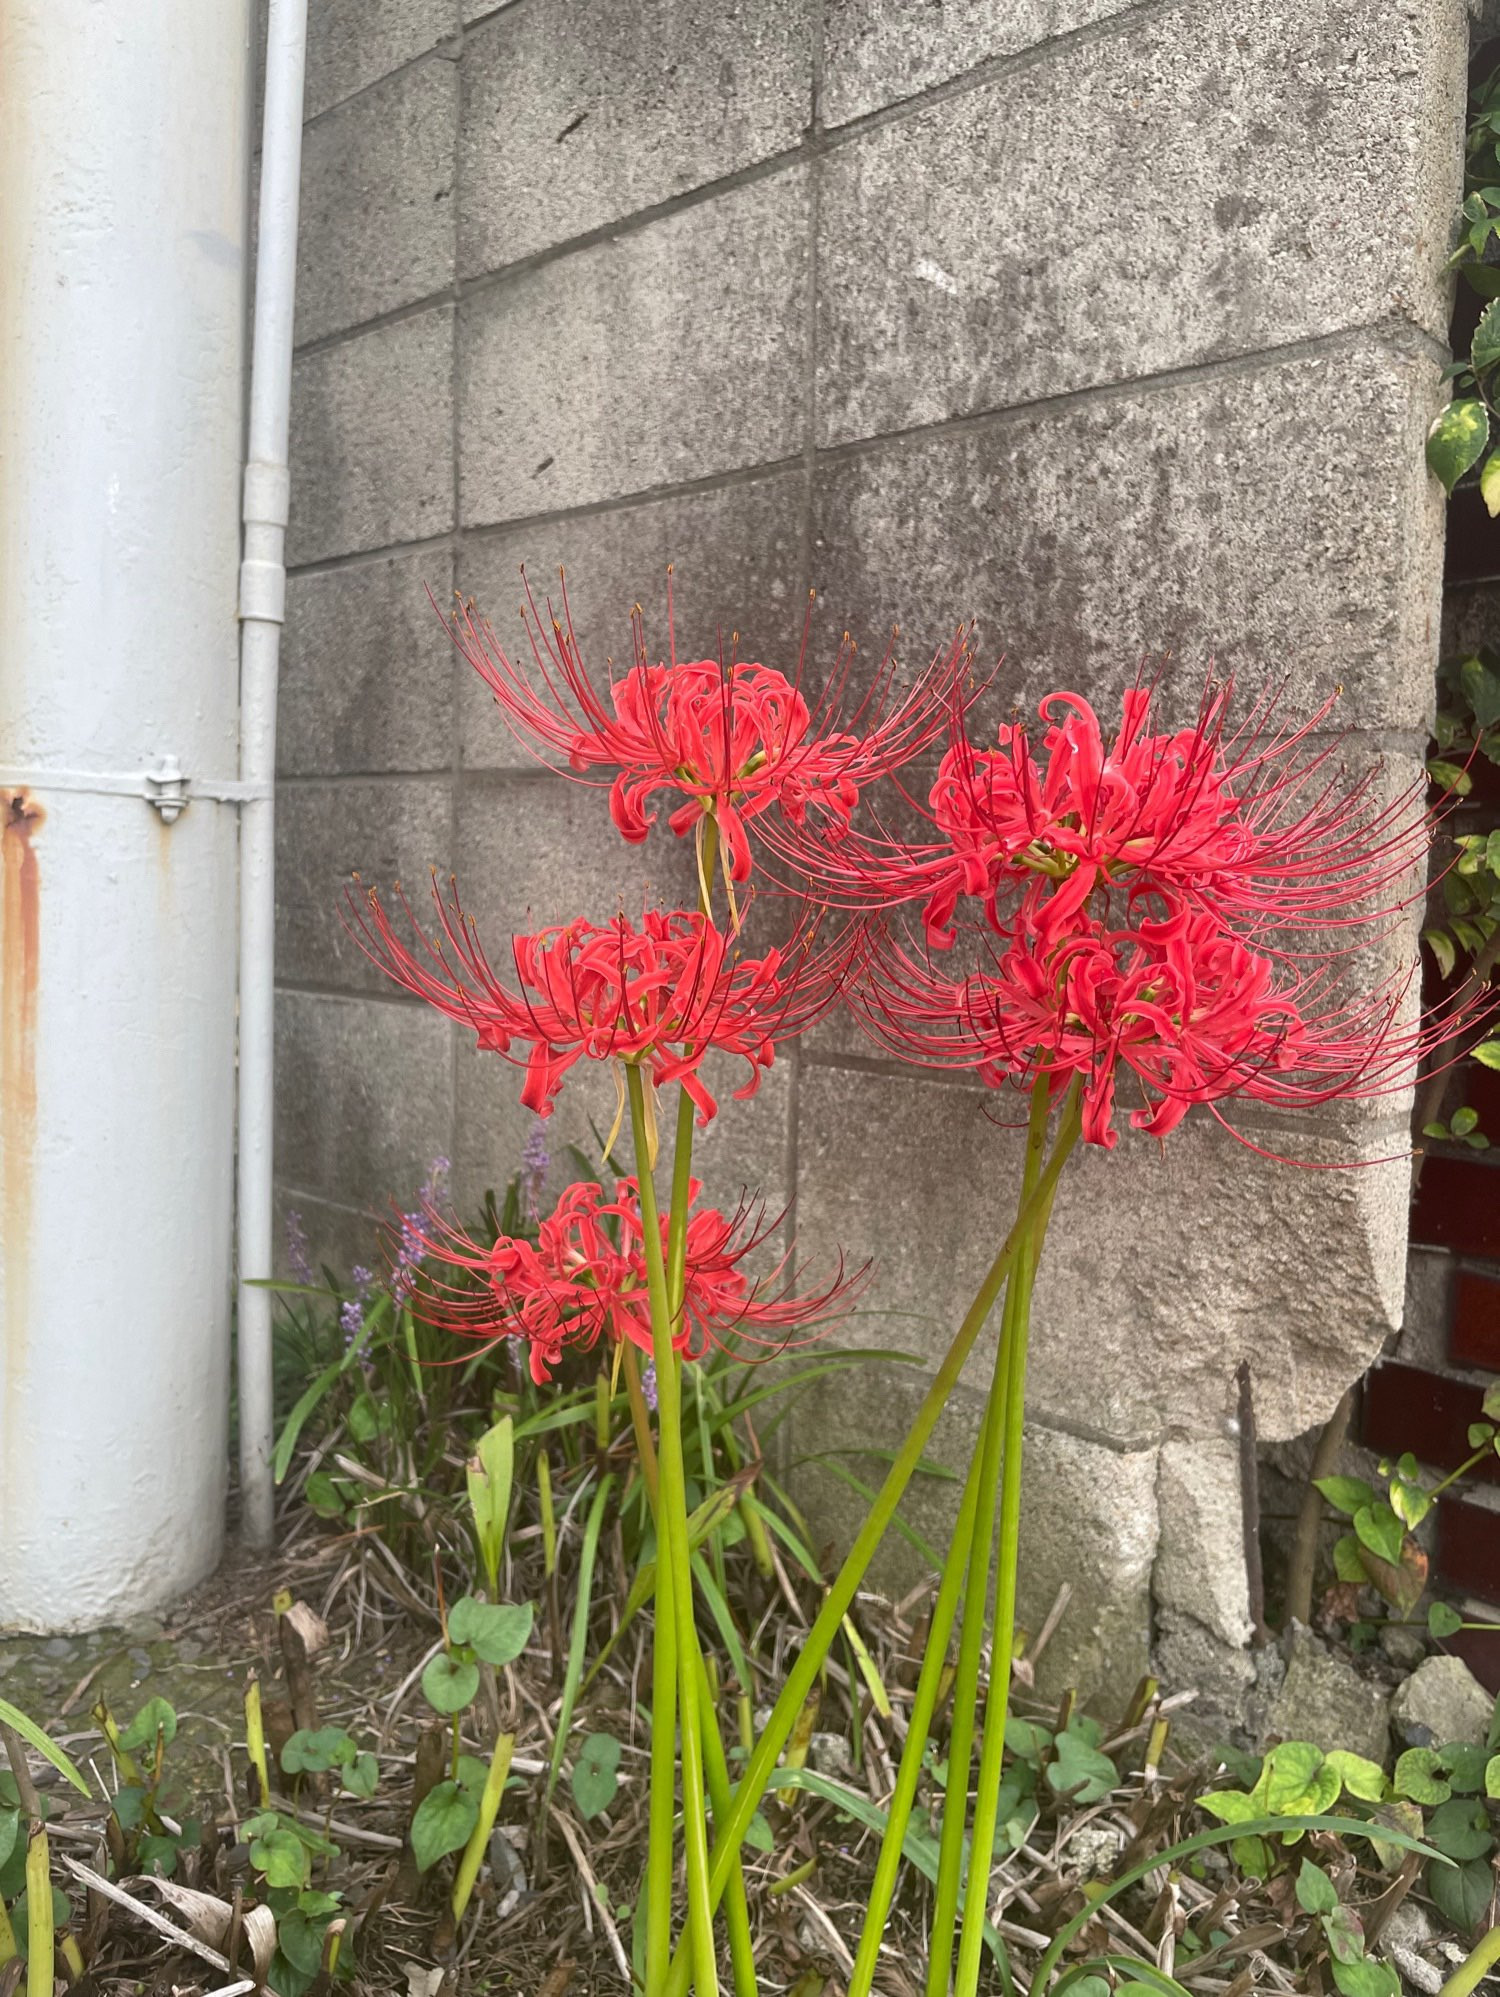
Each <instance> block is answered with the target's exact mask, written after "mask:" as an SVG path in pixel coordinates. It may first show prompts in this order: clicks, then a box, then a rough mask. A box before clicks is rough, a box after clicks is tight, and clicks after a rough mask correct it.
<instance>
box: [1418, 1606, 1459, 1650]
mask: <svg viewBox="0 0 1500 1997" xmlns="http://www.w3.org/2000/svg"><path fill="white" fill-rule="evenodd" d="M1463 1626H1464V1619H1463V1617H1462V1616H1461V1615H1460V1614H1459V1613H1458V1611H1457V1609H1454V1608H1450V1607H1449V1605H1448V1603H1446V1602H1433V1603H1432V1604H1431V1605H1430V1607H1429V1608H1428V1611H1427V1634H1428V1635H1429V1636H1430V1637H1434V1638H1435V1639H1436V1640H1437V1641H1438V1642H1439V1643H1441V1642H1442V1641H1443V1639H1444V1638H1445V1637H1450V1636H1453V1635H1455V1634H1456V1633H1457V1632H1458V1631H1459V1630H1461V1629H1462V1628H1463Z"/></svg>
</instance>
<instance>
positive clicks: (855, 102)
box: [823, 0, 1134, 125]
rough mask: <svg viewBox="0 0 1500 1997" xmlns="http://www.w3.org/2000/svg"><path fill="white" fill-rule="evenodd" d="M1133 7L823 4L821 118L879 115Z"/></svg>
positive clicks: (1093, 1)
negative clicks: (981, 68) (980, 68)
mask: <svg viewBox="0 0 1500 1997" xmlns="http://www.w3.org/2000/svg"><path fill="white" fill-rule="evenodd" d="M1133 4H1134V0H946V4H944V5H941V6H937V7H892V6H889V5H887V4H886V0H828V4H827V6H826V7H825V9H824V17H823V118H824V122H825V123H826V124H829V125H842V124H846V123H847V122H848V121H849V120H850V119H851V118H859V117H864V116H867V115H868V114H869V113H870V112H872V111H881V110H884V109H885V107H886V106H887V105H890V104H896V103H899V102H900V101H901V100H902V99H903V98H907V97H916V96H918V95H919V94H920V93H921V92H922V91H924V90H928V89H931V88H932V86H933V85H934V84H939V83H946V82H948V81H949V79H950V78H952V77H955V76H962V75H963V74H965V72H967V71H968V70H971V69H975V68H977V67H978V66H979V65H980V64H981V63H988V62H994V61H996V60H997V59H1000V58H1003V57H1005V56H1013V55H1017V54H1019V53H1020V52H1021V51H1022V50H1024V49H1031V48H1035V47H1036V46H1037V45H1038V44H1039V43H1045V42H1047V41H1049V40H1051V39H1052V37H1053V36H1056V35H1065V34H1068V33H1069V32H1070V31H1072V30H1074V29H1077V28H1083V27H1088V26H1091V25H1092V24H1093V23H1095V22H1099V21H1107V20H1109V19H1110V18H1111V16H1112V15H1115V14H1121V13H1124V12H1125V11H1126V10H1127V9H1128V8H1129V7H1131V6H1132V5H1133Z"/></svg>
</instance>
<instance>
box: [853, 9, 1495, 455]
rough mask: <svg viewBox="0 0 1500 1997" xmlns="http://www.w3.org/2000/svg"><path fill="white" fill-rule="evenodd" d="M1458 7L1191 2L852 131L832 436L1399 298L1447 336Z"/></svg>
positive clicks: (1307, 327)
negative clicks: (1354, 11)
mask: <svg viewBox="0 0 1500 1997" xmlns="http://www.w3.org/2000/svg"><path fill="white" fill-rule="evenodd" d="M1449 11H1450V12H1453V13H1454V14H1455V19H1454V20H1452V21H1449V22H1447V23H1446V31H1445V32H1439V31H1436V30H1435V29H1434V28H1433V26H1432V24H1431V22H1430V18H1429V16H1430V10H1429V9H1427V8H1425V7H1424V8H1418V7H1414V6H1392V7H1386V8H1382V9H1380V10H1379V11H1378V12H1377V13H1376V14H1374V15H1373V16H1371V17H1370V18H1368V19H1367V20H1365V21H1364V22H1363V23H1362V26H1361V32H1360V34H1359V36H1358V37H1357V38H1354V39H1352V40H1351V37H1350V35H1349V32H1348V12H1347V8H1346V7H1345V6H1344V5H1343V4H1342V0H1307V4H1298V5H1292V4H1289V0H1277V3H1276V4H1270V5H1266V6H1261V7H1257V8H1255V9H1254V10H1251V11H1249V12H1247V11H1246V10H1245V9H1243V8H1240V7H1235V6H1232V5H1230V4H1229V0H1212V4H1209V5H1198V6H1182V7H1177V8H1172V9H1169V10H1167V11H1166V12H1164V13H1160V14H1156V15H1153V16H1151V17H1146V18H1141V17H1137V19H1136V21H1135V22H1134V23H1133V24H1132V32H1131V33H1130V35H1129V36H1128V37H1127V36H1125V35H1124V34H1117V35H1104V36H1099V37H1087V38H1082V39H1080V40H1078V41H1075V42H1072V43H1069V44H1068V45H1066V46H1065V47H1063V48H1061V49H1059V50H1058V52H1057V53H1056V54H1055V56H1053V57H1051V58H1050V59H1047V60H1043V61H1037V62H1032V63H1027V64H1024V65H1020V66H1018V67H1016V68H1015V69H1012V70H1008V71H1006V72H1005V73H1004V74H1002V75H1001V76H999V77H997V78H995V79H994V80H993V81H992V82H990V83H987V84H984V85H982V86H979V87H976V88H974V89H973V90H970V91H966V92H964V93H963V94H962V95H960V96H957V97H953V98H947V99H944V100H943V101H941V102H939V103H937V104H935V105H933V106H932V107H930V108H928V109H923V110H920V111H917V112H914V113H913V114H912V115H911V116H909V117H907V118H904V119H901V120H899V121H896V122H893V123H888V124H882V125H880V126H879V127H878V128H876V129H874V130H871V131H870V132H868V133H865V134H862V135H861V136H859V137H858V138H856V139H852V140H851V141H850V142H849V143H848V144H847V145H844V146H841V147H839V148H837V149H836V150H835V152H834V153H833V154H832V156H831V157H830V159H829V161H828V164H827V170H826V174H825V177H824V180H823V186H822V196H821V202H820V207H819V219H818V289H819V298H818V314H819V356H818V426H819V441H820V443H823V444H831V443H841V442H845V441H847V440H849V439H852V438H856V437H869V436H875V435H879V434H881V433H883V432H886V431H890V430H896V429H905V428H910V427H912V426H915V425H918V424H924V423H934V422H939V421H941V420H943V419H944V418H946V417H950V416H957V415H966V414H972V413H975V412H978V411H982V410H986V409H994V408H1001V407H1012V406H1015V405H1016V404H1018V403H1024V402H1029V401H1033V400H1036V399H1037V398H1039V397H1042V396H1053V395H1059V394H1064V393H1066V392H1067V391H1069V390H1071V389H1079V388H1084V387H1088V386H1091V385H1095V384H1099V383H1103V382H1112V381H1126V380H1132V379H1137V378H1140V377H1142V376H1146V375H1151V374H1154V373H1158V372H1161V371H1163V370H1167V369H1174V368H1182V367H1189V366H1193V365H1195V364H1199V363H1202V362H1205V361H1210V360H1215V359H1218V358H1221V357H1223V356H1225V355H1231V354H1247V353H1252V352H1254V351H1256V350H1257V349H1259V348H1263V347H1269V346H1275V345H1280V344H1284V343H1286V342H1289V341H1294V340H1305V339H1312V338H1317V337H1320V336H1324V335H1327V334H1330V333H1334V332H1338V331H1340V330H1343V329H1345V328H1351V327H1357V326H1362V325H1366V324H1369V323H1372V322H1376V321H1380V320H1385V319H1400V320H1407V321H1410V322H1412V323H1414V324H1415V325H1417V326H1419V327H1421V328H1423V329H1424V330H1425V331H1427V332H1428V333H1430V334H1431V335H1432V336H1433V337H1434V338H1435V339H1438V340H1442V339H1445V337H1446V333H1447V324H1448V311H1449V305H1448V299H1449V289H1450V286H1449V281H1448V280H1447V279H1446V277H1445V275H1444V272H1443V261H1444V258H1445V256H1446V253H1447V247H1448V243H1449V241H1450V238H1451V234H1452V215H1453V212H1454V208H1455V206H1456V203H1457V200H1458V199H1459V194H1458V183H1457V179H1456V177H1455V176H1456V172H1457V168H1458V164H1459V160H1460V157H1461V151H1462V147H1461V141H1460V129H1461V106H1460V102H1459V97H1460V89H1459V78H1460V77H1461V76H1462V72H1463V57H1462V53H1461V46H1462V45H1461V40H1460V39H1459V33H1460V32H1461V23H1460V22H1458V21H1457V19H1456V10H1452V9H1450V10H1449ZM1456 31H1457V32H1456ZM1080 160H1086V161H1087V163H1088V164H1087V172H1086V177H1085V178H1086V184H1087V188H1088V189H1089V190H1093V192H1085V191H1084V183H1083V182H1080V181H1079V179H1078V162H1079V161H1080ZM1324 462H1326V459H1325V460H1324ZM1090 483H1091V485H1093V484H1094V482H1093V481H1092V480H1091V481H1090ZM1094 489H1095V490H1097V489H1099V488H1098V487H1097V485H1095V486H1094Z"/></svg>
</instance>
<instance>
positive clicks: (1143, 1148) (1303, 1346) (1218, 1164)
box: [797, 1062, 1406, 1446]
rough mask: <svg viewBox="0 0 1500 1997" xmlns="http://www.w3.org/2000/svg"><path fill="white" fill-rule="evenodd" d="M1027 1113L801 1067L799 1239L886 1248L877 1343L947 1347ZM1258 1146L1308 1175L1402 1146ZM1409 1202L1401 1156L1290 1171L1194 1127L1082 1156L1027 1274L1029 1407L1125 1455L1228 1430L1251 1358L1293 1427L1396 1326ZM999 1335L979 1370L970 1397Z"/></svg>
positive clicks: (1386, 1138) (854, 1252)
mask: <svg viewBox="0 0 1500 1997" xmlns="http://www.w3.org/2000/svg"><path fill="white" fill-rule="evenodd" d="M1018 1114H1019V1112H1018V1109H1017V1106H1016V1104H1015V1102H1014V1100H1013V1099H1009V1098H1005V1097H990V1096H987V1095H986V1094H984V1093H982V1092H979V1091H974V1090H970V1089H967V1088H964V1087H959V1086H955V1085H952V1084H946V1083H943V1082H938V1081H927V1080H919V1079H916V1078H915V1077H914V1076H908V1075H907V1074H905V1073H895V1074H882V1073H878V1072H869V1071H860V1072H847V1071H842V1070H839V1069H835V1068H828V1067H823V1066H821V1065H819V1064H818V1063H815V1062H808V1063H807V1064H806V1066H805V1068H804V1072H803V1076H802V1084H801V1091H800V1098H799V1114H798V1185H797V1201H798V1225H799V1229H800V1232H801V1234H802V1236H803V1238H804V1239H805V1240H807V1241H810V1242H813V1241H817V1242H822V1241H827V1242H830V1243H838V1244H839V1245H840V1246H842V1248H843V1249H844V1251H845V1253H846V1254H848V1255H849V1256H850V1257H851V1258H852V1259H854V1260H856V1261H858V1260H862V1259H863V1258H864V1257H865V1256H870V1255H873V1256H874V1257H875V1258H876V1261H877V1279H876V1284H875V1287H874V1289H873V1291H872V1294H871V1298H870V1302H871V1305H872V1306H873V1307H878V1308H883V1309H886V1310H889V1311H894V1312H897V1313H911V1314H912V1315H911V1318H910V1319H909V1320H907V1321H903V1320H902V1319H901V1318H900V1317H899V1316H898V1317H896V1318H893V1319H892V1320H891V1321H890V1324H889V1326H888V1328H887V1329H886V1331H885V1332H884V1333H883V1334H882V1340H883V1342H889V1341H891V1340H895V1341H897V1342H900V1343H902V1344H905V1345H907V1346H908V1347H909V1349H911V1350H913V1351H918V1352H921V1353H922V1354H923V1355H924V1356H926V1357H929V1358H933V1357H936V1356H937V1355H938V1354H940V1353H942V1352H943V1351H944V1350H946V1348H947V1344H948V1341H949V1338H950V1337H951V1335H952V1330H953V1328H955V1327H956V1326H957V1324H958V1323H959V1320H960V1318H961V1317H962V1315H963V1313H964V1311H965V1310H966V1309H967V1308H968V1305H969V1302H970V1300H971V1298H972V1296H973V1294H974V1292H975V1290H976V1289H977V1288H978V1285H979V1281H980V1278H981V1276H982V1274H983V1272H984V1269H985V1268H986V1266H987V1265H988V1262H989V1260H990V1258H991V1256H992V1254H993V1253H994V1252H995V1251H996V1250H997V1249H998V1247H999V1245H1000V1242H1001V1240H1002V1238H1003V1236H1004V1233H1005V1229H1006V1227H1007V1226H1008V1225H1009V1220H1010V1216H1011V1215H1012V1213H1013V1211H1014V1206H1013V1202H1014V1198H1015V1192H1014V1189H1015V1187H1016V1186H1017V1184H1018V1183H1019V1179H1018V1174H1019V1161H1020V1152H1021V1133H1020V1131H1019V1129H1018V1128H1016V1127H1014V1120H1015V1118H1016V1117H1017V1115H1018ZM1002 1119H1003V1120H1004V1123H1003V1124H1002V1122H1001V1120H1002ZM1006 1126H1010V1127H1006ZM1256 1141H1257V1142H1261V1143H1267V1144H1268V1145H1269V1147H1270V1148H1274V1149H1276V1150H1278V1151H1284V1152H1285V1153H1286V1154H1287V1155H1289V1156H1292V1157H1295V1158H1298V1159H1304V1160H1306V1162H1308V1163H1310V1164H1318V1165H1331V1164H1334V1163H1335V1162H1338V1163H1357V1162H1360V1161H1367V1160H1370V1159H1372V1158H1378V1157H1381V1156H1386V1155H1388V1154H1390V1153H1391V1152H1392V1151H1394V1150H1395V1149H1397V1148H1398V1147H1397V1142H1396V1139H1395V1137H1394V1136H1393V1134H1392V1132H1391V1131H1389V1130H1388V1129H1384V1128H1382V1127H1381V1126H1380V1125H1378V1124H1376V1125H1372V1126H1366V1125H1364V1124H1363V1123H1361V1122H1360V1120H1358V1119H1351V1120H1350V1124H1349V1127H1348V1129H1347V1130H1346V1131H1344V1132H1343V1133H1341V1134H1332V1133H1327V1134H1318V1135H1310V1134H1300V1133H1298V1132H1296V1131H1293V1130H1290V1129H1283V1130H1280V1131H1276V1132H1274V1133H1272V1132H1270V1131H1268V1130H1262V1129H1259V1128H1258V1129H1257V1133H1256ZM1405 1212H1406V1173H1405V1171H1404V1169H1403V1167H1402V1166H1401V1164H1399V1163H1396V1164H1373V1163H1365V1164H1364V1167H1363V1169H1361V1170H1359V1171H1347V1172H1346V1171H1316V1172H1309V1173H1305V1174H1303V1175H1301V1176H1297V1175H1296V1174H1295V1170H1294V1168H1293V1167H1291V1166H1288V1165H1278V1164H1273V1163H1270V1162H1268V1161H1267V1160H1265V1159H1262V1158H1258V1157H1256V1156H1255V1155H1254V1154H1253V1153H1252V1152H1250V1151H1249V1150H1247V1149H1245V1148H1244V1147H1242V1146H1240V1145H1237V1144H1236V1143H1235V1142H1234V1141H1233V1140H1232V1139H1231V1138H1229V1137H1228V1136H1226V1135H1225V1134H1224V1133H1223V1132H1221V1131H1220V1130H1218V1128H1217V1127H1216V1126H1215V1125H1213V1124H1212V1123H1210V1122H1207V1121H1204V1122H1199V1121H1198V1120H1197V1119H1196V1118H1189V1120H1188V1121H1187V1123H1185V1124H1184V1125H1183V1126H1182V1127H1181V1128H1180V1129H1179V1130H1177V1131H1175V1132H1174V1133H1173V1135H1172V1136H1171V1138H1170V1139H1168V1140H1167V1142H1166V1143H1165V1145H1163V1146H1161V1147H1157V1146H1155V1145H1154V1143H1152V1142H1151V1141H1149V1140H1147V1141H1142V1140H1141V1139H1140V1138H1139V1137H1137V1136H1134V1135H1125V1136H1122V1138H1121V1143H1120V1148H1119V1150H1118V1151H1117V1152H1115V1153H1112V1154H1104V1153H1102V1152H1099V1151H1097V1150H1086V1149H1083V1148H1080V1152H1079V1154H1078V1155H1077V1156H1076V1157H1075V1158H1074V1159H1073V1160H1072V1161H1070V1164H1069V1166H1068V1168H1067V1170H1066V1171H1065V1172H1064V1174H1063V1177H1062V1179H1061V1181H1060V1184H1059V1189H1058V1195H1057V1202H1056V1207H1055V1209H1054V1213H1053V1219H1052V1225H1051V1229H1050V1232H1049V1235H1048V1239H1047V1246H1046V1253H1045V1255H1044V1257H1043V1260H1042V1265H1041V1270H1040V1274H1039V1277H1038V1282H1037V1289H1036V1298H1035V1306H1034V1313H1033V1333H1032V1346H1031V1369H1030V1384H1029V1388H1028V1400H1029V1405H1030V1406H1031V1408H1032V1409H1033V1410H1034V1411H1035V1413H1036V1415H1037V1418H1038V1419H1039V1420H1048V1419H1055V1418H1058V1417H1063V1416H1065V1417H1066V1419H1067V1422H1068V1424H1069V1425H1070V1426H1077V1427H1079V1428H1083V1427H1087V1428H1088V1429H1090V1430H1094V1431H1097V1432H1099V1433H1100V1434H1101V1435H1103V1436H1106V1437H1109V1438H1112V1439H1114V1440H1115V1441H1117V1442H1118V1443H1120V1444H1121V1445H1126V1444H1129V1445H1131V1446H1137V1445H1143V1444H1146V1443H1150V1442H1154V1441H1156V1440H1157V1439H1159V1438H1160V1437H1161V1435H1162V1434H1163V1433H1164V1432H1165V1431H1166V1430H1167V1429H1168V1427H1169V1426H1176V1427H1178V1428H1180V1429H1181V1430H1182V1431H1183V1432H1185V1433H1186V1434H1188V1435H1198V1436H1210V1435H1215V1434H1222V1433H1223V1429H1222V1423H1223V1420H1224V1418H1225V1415H1226V1413H1227V1412H1228V1411H1229V1409H1230V1406H1231V1395H1232V1393H1233V1376H1234V1369H1235V1367H1236V1366H1237V1365H1238V1363H1239V1361H1240V1360H1241V1359H1249V1361H1250V1362H1251V1365H1252V1367H1253V1368H1254V1386H1255V1400H1256V1419H1257V1425H1258V1427H1259V1430H1260V1433H1261V1434H1262V1435H1263V1436H1264V1437H1265V1438H1266V1439H1267V1440H1268V1441H1273V1440H1277V1439H1279V1438H1282V1437H1287V1436H1292V1435H1297V1434H1300V1433H1301V1432H1302V1431H1303V1430H1304V1429H1307V1428H1310V1427H1311V1426H1312V1425H1313V1423H1314V1422H1316V1421H1319V1420H1322V1419H1323V1418H1325V1417H1326V1416H1327V1414H1328V1412H1329V1411H1330V1410H1331V1408H1332V1407H1333V1405H1334V1403H1335V1402H1336V1401H1337V1399H1338V1397H1339V1395H1340V1393H1341V1392H1342V1391H1343V1388H1344V1386H1345V1385H1346V1384H1347V1382H1348V1381H1349V1380H1351V1379H1352V1378H1354V1376H1355V1375H1356V1374H1358V1373H1359V1372H1361V1371H1362V1370H1363V1369H1364V1367H1365V1366H1367V1365H1368V1364H1369V1363H1370V1361H1371V1360H1373V1359H1374V1357H1375V1356H1376V1354H1377V1352H1378V1351H1379V1350H1380V1347H1381V1344H1382V1342H1383V1340H1384V1338H1385V1336H1386V1335H1387V1333H1388V1332H1389V1331H1390V1330H1391V1329H1392V1327H1393V1326H1394V1324H1395V1323H1396V1322H1397V1321H1398V1316H1399V1310H1400V1302H1401V1281H1402V1271H1403V1265H1404V1259H1405ZM990 1336H992V1334H986V1336H985V1337H984V1338H982V1339H981V1340H980V1342H979V1345H978V1347H977V1348H976V1351H975V1354H974V1356H973V1358H972V1359H971V1361H970V1366H969V1369H968V1374H967V1376H966V1377H968V1378H969V1379H970V1381H971V1383H972V1384H973V1385H974V1386H975V1387H976V1388H977V1387H979V1386H980V1385H981V1384H982V1380H983V1378H984V1377H985V1368H986V1367H987V1366H988V1363H989V1361H988V1356H987V1355H988V1351H989V1349H990V1348H989V1342H988V1341H989V1337H990Z"/></svg>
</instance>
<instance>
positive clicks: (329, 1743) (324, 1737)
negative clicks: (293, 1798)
mask: <svg viewBox="0 0 1500 1997" xmlns="http://www.w3.org/2000/svg"><path fill="white" fill-rule="evenodd" d="M356 1751H357V1750H356V1748H355V1745H354V1742H353V1741H352V1740H350V1738H349V1736H348V1734H346V1733H345V1732H344V1731H343V1729H342V1728H341V1727H317V1728H313V1727H299V1728H298V1729H297V1731H296V1732H295V1733H294V1734H293V1735H292V1737H291V1739H290V1740H289V1741H288V1742H287V1744H286V1746H285V1747H284V1748H283V1749H282V1750H281V1765H282V1767H283V1768H284V1769H285V1771H286V1773H287V1774H288V1775H321V1774H322V1773H323V1772H324V1770H325V1769H329V1768H342V1767H343V1766H344V1765H345V1764H346V1763H347V1762H350V1761H353V1759H354V1756H355V1753H356Z"/></svg>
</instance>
